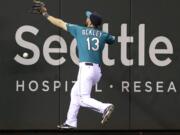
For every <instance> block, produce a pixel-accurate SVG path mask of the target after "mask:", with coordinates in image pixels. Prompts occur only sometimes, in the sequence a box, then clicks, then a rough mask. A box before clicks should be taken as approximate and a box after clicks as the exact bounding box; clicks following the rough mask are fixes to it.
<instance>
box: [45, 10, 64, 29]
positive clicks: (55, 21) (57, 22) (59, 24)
mask: <svg viewBox="0 0 180 135" xmlns="http://www.w3.org/2000/svg"><path fill="white" fill-rule="evenodd" d="M46 14H47V13H46ZM44 16H45V15H44ZM47 19H48V21H49V22H50V23H52V24H53V25H55V26H57V27H59V28H61V29H63V30H65V31H67V23H66V22H64V21H63V20H61V19H59V18H56V17H53V16H50V15H48V16H47Z"/></svg>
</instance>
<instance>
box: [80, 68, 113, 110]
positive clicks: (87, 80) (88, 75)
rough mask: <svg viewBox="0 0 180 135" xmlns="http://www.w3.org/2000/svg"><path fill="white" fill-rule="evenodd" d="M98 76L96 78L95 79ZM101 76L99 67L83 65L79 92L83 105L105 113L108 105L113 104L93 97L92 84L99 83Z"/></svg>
mask: <svg viewBox="0 0 180 135" xmlns="http://www.w3.org/2000/svg"><path fill="white" fill-rule="evenodd" d="M94 78H96V79H94ZM100 78H101V72H100V69H99V68H98V69H97V70H96V69H94V66H86V65H81V70H80V77H79V78H78V80H79V93H80V104H81V106H83V107H87V108H90V109H92V110H95V111H97V112H100V113H104V111H105V110H106V108H107V107H109V106H110V105H111V104H109V103H102V102H100V101H98V100H96V99H93V98H91V96H90V95H91V89H92V86H93V85H94V84H95V83H97V81H99V80H100Z"/></svg>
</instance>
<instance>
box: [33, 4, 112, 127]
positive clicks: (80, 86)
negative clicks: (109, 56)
mask: <svg viewBox="0 0 180 135" xmlns="http://www.w3.org/2000/svg"><path fill="white" fill-rule="evenodd" d="M33 10H34V11H35V12H38V13H41V14H42V15H43V16H44V17H45V18H47V20H48V21H49V22H50V23H52V24H53V25H55V26H57V27H59V28H61V29H63V30H65V31H68V32H69V33H70V34H71V35H72V36H73V37H74V38H76V40H77V48H78V52H79V72H78V77H77V81H76V83H75V84H74V86H73V88H72V90H71V102H70V106H69V110H68V113H67V120H66V121H65V123H64V124H62V125H61V126H60V128H61V129H75V128H77V115H78V112H79V109H80V107H87V108H89V109H92V110H94V111H97V112H99V113H101V114H102V121H101V123H102V124H104V123H106V122H107V120H108V119H109V118H110V116H111V114H112V112H113V110H114V105H113V104H111V103H102V102H100V101H97V100H95V99H93V98H91V89H92V86H93V85H95V84H96V83H97V82H98V81H99V80H100V78H101V76H102V74H101V68H100V64H101V58H102V51H103V48H104V46H105V43H107V44H113V43H114V42H115V38H114V37H113V36H111V35H110V34H108V33H105V32H102V31H101V30H99V29H98V28H99V26H101V24H102V18H101V16H100V15H99V14H97V13H96V12H93V13H92V12H90V11H87V12H86V16H87V19H86V26H79V25H75V24H71V23H67V22H64V21H63V20H61V19H59V18H55V17H53V16H51V15H49V14H48V13H47V9H46V7H45V5H44V3H42V2H40V3H39V4H37V3H35V5H34V7H33Z"/></svg>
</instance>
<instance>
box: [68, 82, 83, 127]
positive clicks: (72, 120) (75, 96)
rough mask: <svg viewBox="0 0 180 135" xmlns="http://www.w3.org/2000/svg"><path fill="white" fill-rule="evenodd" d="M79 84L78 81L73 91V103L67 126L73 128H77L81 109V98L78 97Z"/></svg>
mask: <svg viewBox="0 0 180 135" xmlns="http://www.w3.org/2000/svg"><path fill="white" fill-rule="evenodd" d="M78 89H79V82H78V81H77V82H76V83H75V84H74V86H73V88H72V90H71V102H70V105H69V110H68V113H67V120H66V122H65V124H67V125H70V126H72V127H75V128H76V127H77V115H78V112H79V108H80V103H79V96H78Z"/></svg>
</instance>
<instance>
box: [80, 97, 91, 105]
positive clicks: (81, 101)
mask: <svg viewBox="0 0 180 135" xmlns="http://www.w3.org/2000/svg"><path fill="white" fill-rule="evenodd" d="M89 98H90V96H89V95H82V96H80V103H81V105H82V106H83V104H85V103H86V102H87V100H88V99H89Z"/></svg>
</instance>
